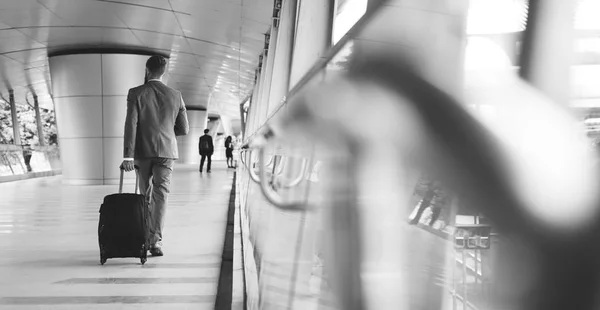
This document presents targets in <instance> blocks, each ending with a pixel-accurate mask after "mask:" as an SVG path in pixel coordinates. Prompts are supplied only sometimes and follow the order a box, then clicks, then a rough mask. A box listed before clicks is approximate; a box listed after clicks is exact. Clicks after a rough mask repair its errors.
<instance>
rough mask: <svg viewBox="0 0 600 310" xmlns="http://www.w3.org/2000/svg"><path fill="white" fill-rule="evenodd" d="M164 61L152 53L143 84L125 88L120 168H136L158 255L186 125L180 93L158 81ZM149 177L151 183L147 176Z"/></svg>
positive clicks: (152, 251)
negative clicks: (172, 178)
mask: <svg viewBox="0 0 600 310" xmlns="http://www.w3.org/2000/svg"><path fill="white" fill-rule="evenodd" d="M166 70H167V60H166V59H165V58H164V57H161V56H152V57H150V58H149V59H148V61H147V62H146V76H145V81H146V82H145V83H144V84H143V85H140V86H138V87H135V88H132V89H130V90H129V94H128V95H127V117H126V119H125V142H124V148H123V157H124V158H125V159H124V160H123V164H122V166H123V168H124V169H125V170H126V171H132V170H134V163H135V165H137V166H138V167H139V170H138V175H139V178H140V192H141V193H144V194H145V195H146V198H147V199H148V203H149V208H150V219H149V221H150V223H149V230H150V240H149V241H150V248H149V249H150V254H152V255H153V256H162V255H163V251H162V230H163V227H164V215H165V211H166V210H165V209H166V206H167V198H168V197H167V196H168V194H169V186H170V182H171V173H172V172H173V163H174V161H175V159H177V158H178V155H179V154H178V150H177V139H176V136H182V135H186V134H187V133H188V131H189V124H188V119H187V113H186V109H185V103H184V102H183V98H182V97H181V93H180V92H179V91H177V90H175V89H173V88H170V87H169V86H167V85H165V84H164V83H163V82H162V80H161V79H162V76H163V75H164V74H165V72H166ZM151 178H152V186H150V179H151Z"/></svg>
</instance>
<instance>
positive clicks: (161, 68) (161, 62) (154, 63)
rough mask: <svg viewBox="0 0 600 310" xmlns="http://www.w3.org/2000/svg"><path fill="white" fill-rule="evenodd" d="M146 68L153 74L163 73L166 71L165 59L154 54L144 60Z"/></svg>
mask: <svg viewBox="0 0 600 310" xmlns="http://www.w3.org/2000/svg"><path fill="white" fill-rule="evenodd" d="M146 68H147V69H148V71H150V73H151V74H153V75H163V74H165V72H166V71H167V59H166V58H164V57H162V56H158V55H154V56H152V57H150V58H148V61H146Z"/></svg>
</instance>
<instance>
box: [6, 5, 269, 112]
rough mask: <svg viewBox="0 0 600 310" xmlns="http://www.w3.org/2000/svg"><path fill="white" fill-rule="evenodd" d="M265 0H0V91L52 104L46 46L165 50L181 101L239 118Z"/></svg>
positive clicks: (263, 26) (259, 42)
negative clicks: (182, 98)
mask: <svg viewBox="0 0 600 310" xmlns="http://www.w3.org/2000/svg"><path fill="white" fill-rule="evenodd" d="M272 8H273V0H3V1H0V78H2V81H1V82H2V83H1V84H0V94H1V95H2V96H3V98H6V99H8V98H7V97H8V90H9V89H13V90H14V92H15V101H16V102H17V103H20V104H23V103H25V102H27V100H29V101H30V102H31V100H32V94H36V95H37V96H38V100H39V102H40V105H41V106H42V107H44V106H45V107H52V99H51V95H52V94H51V89H52V88H51V81H50V72H49V67H48V54H52V53H59V52H61V51H65V50H71V49H79V48H119V49H131V50H138V51H147V52H155V53H160V54H163V55H168V56H170V62H169V63H170V64H169V66H170V67H169V76H168V77H167V81H168V84H169V85H171V86H172V87H174V88H177V89H179V90H181V92H182V94H183V97H184V100H185V102H186V105H188V106H189V107H191V108H207V109H208V110H209V111H212V112H216V113H219V114H227V115H229V116H230V117H233V118H239V106H238V104H239V103H240V102H241V101H242V100H243V99H244V98H245V97H246V96H247V95H248V94H249V93H250V92H251V90H252V87H253V84H254V72H255V68H256V67H257V66H258V55H259V54H260V53H261V52H262V49H263V47H264V34H265V33H266V32H267V31H268V29H269V27H270V24H271V14H272Z"/></svg>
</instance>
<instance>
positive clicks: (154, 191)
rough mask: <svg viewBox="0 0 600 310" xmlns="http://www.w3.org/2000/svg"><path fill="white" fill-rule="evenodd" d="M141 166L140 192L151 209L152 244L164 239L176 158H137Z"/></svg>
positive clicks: (137, 162) (139, 170) (137, 163)
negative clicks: (166, 213)
mask: <svg viewBox="0 0 600 310" xmlns="http://www.w3.org/2000/svg"><path fill="white" fill-rule="evenodd" d="M135 164H136V165H138V166H139V169H138V176H139V179H140V184H139V187H140V192H141V193H142V194H144V195H145V196H146V201H147V202H148V208H149V210H150V219H149V227H148V228H149V230H150V240H149V241H150V245H155V244H157V243H159V242H161V241H162V231H163V228H164V224H165V212H166V208H167V202H168V195H169V192H170V185H171V175H172V173H173V164H174V160H173V159H170V158H144V159H136V160H135Z"/></svg>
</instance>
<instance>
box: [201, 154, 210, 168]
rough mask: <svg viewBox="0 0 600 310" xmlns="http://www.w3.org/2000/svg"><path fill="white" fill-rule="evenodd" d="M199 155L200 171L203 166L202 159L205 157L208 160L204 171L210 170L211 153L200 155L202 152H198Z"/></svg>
mask: <svg viewBox="0 0 600 310" xmlns="http://www.w3.org/2000/svg"><path fill="white" fill-rule="evenodd" d="M200 156H201V158H200V171H202V168H203V167H204V160H205V159H208V161H207V163H206V164H207V165H206V171H210V163H211V160H210V157H211V156H212V155H202V154H200Z"/></svg>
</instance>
